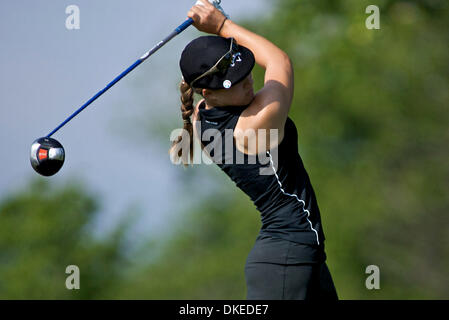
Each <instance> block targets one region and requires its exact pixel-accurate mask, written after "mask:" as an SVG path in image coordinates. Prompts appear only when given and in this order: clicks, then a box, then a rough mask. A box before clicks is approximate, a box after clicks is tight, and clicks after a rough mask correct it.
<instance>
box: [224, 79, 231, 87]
mask: <svg viewBox="0 0 449 320" xmlns="http://www.w3.org/2000/svg"><path fill="white" fill-rule="evenodd" d="M231 86H232V82H231V81H229V80H225V81H223V87H224V88H225V89H229V88H230V87H231Z"/></svg>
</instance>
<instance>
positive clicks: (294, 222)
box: [195, 101, 325, 247]
mask: <svg viewBox="0 0 449 320" xmlns="http://www.w3.org/2000/svg"><path fill="white" fill-rule="evenodd" d="M247 107H248V106H238V107H235V106H230V107H214V108H211V109H205V103H204V101H203V102H202V103H201V104H200V106H199V110H198V120H199V121H196V123H195V125H196V128H197V134H201V139H200V141H201V143H202V144H203V146H204V148H205V150H206V152H207V153H208V154H210V156H211V159H212V160H213V162H214V163H216V164H217V165H218V166H219V167H220V169H221V170H223V171H224V172H225V173H226V174H227V175H228V176H229V177H230V178H231V179H232V181H234V183H235V184H236V185H237V187H239V188H240V189H241V190H242V191H243V192H244V193H246V194H247V195H248V196H249V197H250V198H251V200H252V201H253V203H254V204H255V206H256V208H257V209H258V211H259V212H260V214H261V220H262V227H261V230H260V234H259V237H264V236H271V237H272V238H280V239H284V240H288V241H292V242H296V243H300V244H308V245H318V246H319V247H321V246H322V245H324V240H325V238H324V233H323V228H322V225H321V218H320V211H319V209H318V204H317V200H316V198H315V193H314V191H313V188H312V185H311V183H310V180H309V177H308V174H307V172H306V170H305V168H304V165H303V162H302V160H301V157H300V155H299V152H298V142H297V140H298V134H297V130H296V126H295V124H294V123H293V121H292V120H291V119H290V118H287V121H286V123H285V133H284V138H283V140H282V141H281V143H280V144H279V145H278V146H277V147H276V148H275V149H271V150H270V151H268V152H266V154H263V155H262V154H261V155H259V156H255V155H254V156H253V155H246V154H243V153H242V152H240V151H239V150H238V149H237V148H236V147H235V143H234V139H233V130H234V128H235V126H236V124H237V121H238V119H239V117H240V114H241V113H242V111H243V110H244V109H245V108H247ZM198 126H200V127H198ZM208 129H215V130H209V131H208ZM214 132H215V136H214V134H213V133H214ZM218 133H219V134H220V135H221V139H218V138H217V134H218ZM219 141H220V142H221V147H220V143H219ZM226 143H227V146H226ZM229 144H231V146H230V145H229ZM220 150H221V152H220ZM230 151H231V152H230ZM262 156H263V157H262ZM242 158H243V160H244V161H243V163H242V161H241V160H242ZM237 160H239V162H238V163H237V162H236V161H237ZM261 170H265V171H263V172H264V174H261Z"/></svg>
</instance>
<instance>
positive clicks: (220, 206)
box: [0, 0, 449, 299]
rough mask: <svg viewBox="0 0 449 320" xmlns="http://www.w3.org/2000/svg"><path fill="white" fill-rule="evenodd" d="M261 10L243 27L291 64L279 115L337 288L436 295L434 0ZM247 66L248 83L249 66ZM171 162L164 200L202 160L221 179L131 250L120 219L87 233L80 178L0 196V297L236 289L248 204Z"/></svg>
mask: <svg viewBox="0 0 449 320" xmlns="http://www.w3.org/2000/svg"><path fill="white" fill-rule="evenodd" d="M372 4H375V5H378V6H379V7H380V11H381V17H380V23H381V29H380V30H367V29H366V27H365V19H366V18H367V17H368V14H366V13H365V8H366V7H367V6H368V5H372ZM273 7H274V8H275V9H274V11H273V12H272V14H271V16H269V17H267V18H264V19H257V18H254V20H252V21H247V22H246V23H244V25H245V26H247V27H248V28H249V29H251V30H253V31H255V32H256V33H259V34H261V35H263V36H265V37H266V38H268V39H269V40H271V41H273V42H274V43H275V44H276V45H278V46H279V47H280V48H282V49H283V50H285V51H286V52H287V53H288V54H289V56H290V58H291V60H292V62H293V65H294V68H295V81H296V85H295V96H294V101H293V104H292V107H291V111H290V117H291V118H292V119H293V120H294V122H295V123H296V125H297V128H298V130H299V148H300V153H301V156H302V158H303V161H304V164H305V166H306V169H307V170H308V173H309V175H310V177H311V181H312V183H313V185H314V188H315V191H316V194H317V198H318V203H319V206H320V209H321V215H322V220H323V224H324V231H325V234H326V238H327V241H326V252H327V256H328V266H329V269H330V271H331V273H332V276H333V278H334V282H335V284H336V287H337V291H338V293H339V296H340V298H342V299H448V298H449V286H448V285H447V283H448V281H447V279H448V272H447V270H449V232H448V231H449V218H448V215H447V212H448V211H449V201H448V196H447V195H448V194H449V183H448V181H449V164H448V161H447V160H448V159H449V151H448V150H449V149H448V147H447V146H448V145H449V130H448V120H449V119H448V118H449V109H448V107H449V103H448V102H449V91H448V87H449V72H448V71H449V52H448V44H449V41H448V40H449V39H448V38H449V33H448V32H447V30H448V27H449V12H448V3H447V1H445V0H420V1H418V0H416V1H392V0H391V1H390V0H374V1H371V0H370V1H365V0H301V1H298V0H278V1H276V2H274V5H273ZM254 78H255V85H256V87H257V88H260V87H261V86H262V84H263V70H261V69H260V68H259V67H256V68H255V71H254ZM176 92H177V91H176ZM174 94H176V93H175V92H174ZM164 140H166V139H165V138H164ZM167 148H168V147H167ZM174 170H177V172H179V176H178V177H179V184H181V185H184V186H185V187H184V188H183V190H185V192H184V193H183V194H174V195H173V196H174V201H183V199H187V198H189V199H192V198H198V199H201V194H202V193H204V192H207V191H210V190H203V189H208V187H207V186H206V185H205V184H201V183H197V182H199V181H200V180H198V179H195V175H197V174H201V173H204V174H207V176H208V177H209V179H214V180H215V181H217V184H220V185H221V189H222V190H218V191H216V192H213V193H212V195H210V192H209V193H208V196H209V198H208V199H206V200H204V201H203V200H201V201H200V200H198V202H197V203H198V205H197V206H195V207H194V208H186V210H185V212H180V213H179V219H178V221H177V222H178V225H177V226H174V227H173V232H172V233H171V234H170V235H167V238H166V239H159V240H158V241H159V242H160V244H159V245H155V242H154V241H156V240H153V242H149V243H148V245H147V246H143V247H142V248H141V250H140V251H139V252H138V253H136V254H134V255H128V256H127V258H129V259H125V258H124V252H126V248H124V247H123V235H124V233H125V232H126V228H125V227H123V226H122V227H120V226H119V228H118V229H117V230H116V231H114V232H113V233H111V234H110V235H108V236H106V237H104V238H103V239H101V240H99V239H94V238H92V237H91V236H89V232H88V231H87V230H89V228H88V226H89V225H90V224H91V223H92V220H93V219H94V218H95V213H96V211H97V209H98V203H97V201H95V200H94V199H95V196H94V195H90V194H89V195H88V194H87V192H86V191H85V190H84V189H83V187H82V186H72V185H69V186H67V187H64V188H57V187H54V188H50V186H49V184H48V183H42V182H38V183H34V184H32V186H31V187H30V190H28V191H24V192H22V193H19V194H16V195H14V196H11V197H9V198H6V199H5V200H4V201H3V203H2V204H1V205H0V298H21V299H26V298H63V299H65V298H75V299H78V298H85V299H91V298H126V299H128V298H136V299H243V298H245V295H246V291H245V280H244V264H245V259H246V256H247V254H248V252H249V250H250V249H251V247H252V245H253V243H254V241H255V238H256V236H257V233H258V230H259V228H260V221H259V216H258V213H257V211H256V209H255V208H254V206H253V205H252V203H251V202H250V200H249V198H248V197H247V196H245V195H244V194H243V193H242V192H241V191H240V190H238V189H237V188H235V186H234V184H233V183H232V182H231V181H230V179H228V178H227V177H225V176H224V174H221V175H220V176H217V175H216V174H215V173H213V174H210V171H211V170H210V169H206V168H203V167H198V168H197V167H195V168H191V169H187V170H183V169H180V168H179V167H175V168H174ZM214 172H217V173H218V172H219V170H218V168H215V171H214ZM192 181H194V182H192ZM155 252H158V253H157V254H155ZM145 256H146V257H151V258H149V259H143V258H142V257H145ZM69 264H76V265H78V266H79V267H80V269H81V277H82V280H81V288H82V289H81V290H79V291H69V290H67V289H65V286H64V283H65V278H66V276H67V275H66V274H65V273H64V271H65V267H66V266H67V265H69ZM371 264H374V265H377V266H379V267H380V272H381V281H380V285H381V289H380V290H372V291H370V290H367V289H366V288H365V280H366V277H367V275H366V274H365V268H366V267H367V266H368V265H371Z"/></svg>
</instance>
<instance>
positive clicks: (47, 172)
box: [30, 0, 228, 176]
mask: <svg viewBox="0 0 449 320" xmlns="http://www.w3.org/2000/svg"><path fill="white" fill-rule="evenodd" d="M209 2H210V3H211V4H213V5H214V6H215V7H216V8H217V9H218V10H220V11H221V12H222V13H223V14H224V15H225V16H226V17H228V16H227V15H226V13H225V12H224V11H223V9H222V8H221V6H220V3H221V0H209ZM198 3H199V2H198V1H197V4H198ZM192 23H193V20H192V18H188V19H187V20H186V21H184V22H183V23H182V24H181V25H179V26H178V27H177V28H176V29H175V30H174V31H173V32H172V33H170V34H169V35H168V36H167V37H165V38H164V39H162V40H161V41H160V42H158V43H157V44H156V45H155V46H154V47H153V48H152V49H151V50H149V51H147V52H146V53H145V54H144V55H143V56H141V57H140V58H139V59H137V61H136V62H134V63H133V64H132V65H131V66H129V67H128V69H126V70H125V71H123V72H122V73H121V74H120V75H118V76H117V77H116V78H115V79H114V80H112V81H111V82H110V83H109V84H108V85H107V86H106V87H104V88H103V89H102V90H100V91H99V92H97V93H96V94H95V95H94V96H93V97H92V98H90V99H89V100H88V101H87V102H86V103H85V104H83V105H82V106H81V107H80V108H79V109H78V110H76V111H75V112H74V113H73V114H72V115H70V116H69V117H68V118H67V119H66V120H64V121H63V122H62V123H61V124H60V125H59V126H57V127H56V128H55V129H54V130H53V131H51V132H50V133H49V134H48V135H47V136H45V137H42V138H39V139H36V140H35V141H34V142H33V144H32V146H31V156H30V162H31V166H32V167H33V169H34V170H35V171H36V172H37V173H39V174H41V175H43V176H52V175H54V174H55V173H57V172H58V171H59V170H60V169H61V167H62V165H63V164H64V159H65V151H64V148H63V146H62V145H61V144H60V143H59V142H58V141H57V140H55V139H52V138H50V137H51V136H52V135H53V134H55V133H56V132H57V131H58V130H59V129H61V128H62V127H63V126H65V125H66V124H67V123H68V122H69V121H70V120H72V119H73V118H74V117H76V116H77V115H78V114H79V113H80V112H81V111H83V110H84V109H86V108H87V107H88V106H89V105H90V104H91V103H92V102H94V101H95V100H96V99H98V98H99V97H100V96H101V95H102V94H103V93H105V92H106V91H108V90H109V89H110V88H111V87H112V86H113V85H114V84H116V83H117V82H119V81H120V80H121V79H122V78H124V77H125V76H126V75H127V74H128V73H130V72H131V71H132V70H134V69H135V68H136V67H137V66H139V65H140V64H141V63H142V62H144V61H145V60H146V59H148V58H149V57H150V56H151V55H152V54H153V53H155V52H156V51H158V50H159V49H160V48H162V47H163V46H164V45H165V44H166V43H167V42H169V41H170V40H171V39H173V38H174V37H176V36H177V35H178V34H180V33H181V32H183V31H184V30H185V29H187V28H188V27H189V26H190V25H192Z"/></svg>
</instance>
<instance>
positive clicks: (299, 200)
mask: <svg viewBox="0 0 449 320" xmlns="http://www.w3.org/2000/svg"><path fill="white" fill-rule="evenodd" d="M267 153H268V155H269V156H270V163H271V167H272V168H273V171H274V175H275V176H276V179H277V181H278V184H279V188H280V189H281V191H282V193H283V194H285V195H287V196H290V197H294V198H296V200H298V202H299V203H301V204H302V206H303V209H304V212H307V221H309V223H310V228H311V229H312V230H313V231H314V232H315V234H316V242H317V243H318V245H320V241H319V240H318V232H317V231H316V230H315V229H314V228H313V226H312V222H310V220H309V217H310V212H309V210H307V209H306V203H305V202H304V201H303V200H301V199H299V198H298V196H297V195H296V194H290V193H287V192H285V191H284V189H283V188H282V183H281V181H280V180H279V177H278V175H277V173H276V169H275V168H274V164H273V158H272V157H271V153H270V151H267Z"/></svg>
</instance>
